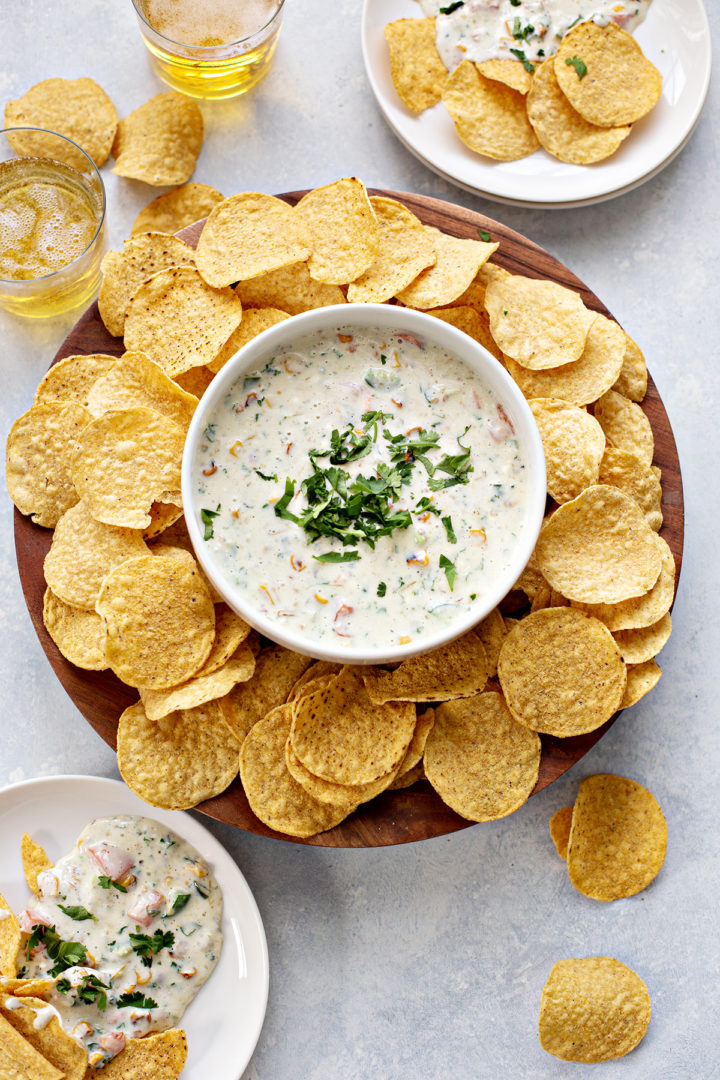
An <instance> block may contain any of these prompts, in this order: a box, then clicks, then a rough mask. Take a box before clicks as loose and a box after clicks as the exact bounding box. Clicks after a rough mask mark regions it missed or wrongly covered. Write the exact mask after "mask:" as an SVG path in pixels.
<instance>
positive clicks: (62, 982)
mask: <svg viewBox="0 0 720 1080" xmlns="http://www.w3.org/2000/svg"><path fill="white" fill-rule="evenodd" d="M55 989H56V990H58V991H59V992H60V993H61V994H67V992H68V990H70V989H71V987H70V980H69V979H58V981H57V982H56V983H55Z"/></svg>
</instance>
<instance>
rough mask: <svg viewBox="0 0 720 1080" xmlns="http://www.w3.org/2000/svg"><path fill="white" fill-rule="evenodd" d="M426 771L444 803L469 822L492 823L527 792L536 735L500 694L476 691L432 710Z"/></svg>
mask: <svg viewBox="0 0 720 1080" xmlns="http://www.w3.org/2000/svg"><path fill="white" fill-rule="evenodd" d="M424 764H425V775H426V776H427V778H428V780H429V781H430V783H431V784H432V786H433V787H434V788H435V790H436V791H437V793H438V795H439V796H440V798H441V799H442V800H443V802H445V803H447V804H448V806H450V807H451V808H452V809H453V810H454V811H455V812H456V813H457V814H460V815H461V816H462V817H464V818H467V819H468V820H469V821H495V820H496V819H497V818H501V817H506V816H507V814H512V813H513V811H515V810H518V809H519V808H520V807H521V806H522V805H523V803H524V802H526V801H527V799H528V798H529V796H530V793H531V792H532V790H533V788H534V787H535V784H536V783H537V778H538V769H539V767H540V739H539V738H538V736H537V735H536V734H535V732H534V731H529V730H528V729H527V727H524V726H523V725H522V724H519V723H518V722H517V721H516V720H515V719H514V717H513V716H512V715H511V713H510V711H509V710H508V708H507V705H506V704H505V701H504V699H503V696H502V694H498V693H485V694H476V695H475V696H474V697H471V698H464V699H463V700H461V701H451V702H446V703H444V704H443V705H439V706H438V708H437V709H436V710H435V723H434V724H433V727H432V730H431V731H430V734H429V735H428V739H427V742H426V744H425V755H424Z"/></svg>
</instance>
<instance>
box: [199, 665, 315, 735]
mask: <svg viewBox="0 0 720 1080" xmlns="http://www.w3.org/2000/svg"><path fill="white" fill-rule="evenodd" d="M312 664H313V659H312V657H310V656H303V655H302V654H301V653H296V652H292V651H291V650H290V649H284V648H283V647H282V645H271V646H269V647H268V648H265V649H263V650H262V651H261V652H260V654H259V655H258V656H257V658H256V663H255V674H254V675H253V677H252V678H251V679H250V680H249V681H248V682H246V683H241V684H240V685H238V686H236V687H235V688H234V690H231V691H230V693H229V694H228V695H227V696H226V697H224V698H222V699H221V701H220V708H221V710H222V715H223V718H224V720H225V723H226V724H227V726H228V727H229V729H230V731H232V732H233V734H234V735H235V737H236V738H237V740H238V742H242V740H243V739H244V738H245V736H246V735H247V733H248V731H250V729H251V727H252V726H253V725H254V724H256V723H257V722H258V720H262V718H263V716H266V715H267V713H269V712H270V710H271V709H274V708H275V707H276V706H278V705H284V704H285V702H286V700H287V697H288V695H289V694H290V692H291V690H292V689H293V687H294V686H295V684H296V683H297V681H298V679H299V678H300V676H301V675H302V674H303V672H305V671H307V669H308V668H309V667H310V666H311V665H312Z"/></svg>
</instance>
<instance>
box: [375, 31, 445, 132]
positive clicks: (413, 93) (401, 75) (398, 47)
mask: <svg viewBox="0 0 720 1080" xmlns="http://www.w3.org/2000/svg"><path fill="white" fill-rule="evenodd" d="M435 37H436V33H435V19H396V20H395V21H394V22H389V23H387V25H386V26H385V39H386V41H387V43H388V49H389V51H390V75H391V78H392V81H393V86H394V87H395V90H396V91H397V95H398V97H399V98H400V100H401V101H402V103H403V105H405V106H407V108H408V109H410V110H411V112H415V113H420V112H424V111H425V109H430V108H432V106H433V105H437V103H438V101H439V100H440V98H441V96H442V90H443V86H444V85H445V81H446V79H447V77H448V73H447V68H446V67H445V65H444V63H443V62H442V60H441V58H440V54H439V52H438V51H437V45H436V43H435Z"/></svg>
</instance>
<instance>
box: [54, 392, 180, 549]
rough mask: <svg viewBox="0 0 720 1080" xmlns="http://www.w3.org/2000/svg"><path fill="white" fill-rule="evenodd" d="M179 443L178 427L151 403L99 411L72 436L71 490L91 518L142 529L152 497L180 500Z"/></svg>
mask: <svg viewBox="0 0 720 1080" xmlns="http://www.w3.org/2000/svg"><path fill="white" fill-rule="evenodd" d="M46 407H49V406H46ZM184 445H185V437H184V433H183V431H182V429H181V428H179V427H178V426H177V424H174V423H173V422H172V420H168V419H167V417H165V416H162V415H161V414H160V413H158V412H155V410H154V409H147V408H144V407H141V406H138V407H136V408H134V409H121V410H118V411H115V412H109V413H105V414H104V415H103V416H100V417H98V419H97V420H93V422H92V423H91V424H88V425H87V426H86V427H85V429H84V431H83V432H82V434H81V436H80V437H79V438H78V441H77V449H76V453H75V459H74V466H73V480H74V482H75V488H76V489H77V493H78V495H79V496H80V497H82V498H84V499H85V502H86V505H87V508H88V510H89V512H90V514H91V515H92V516H93V517H94V518H95V519H96V520H97V521H102V522H104V523H105V524H106V525H119V526H122V527H125V528H129V529H145V528H146V527H147V526H148V525H149V524H150V522H151V517H150V513H149V511H150V507H151V505H152V504H153V502H156V501H157V502H162V503H173V504H174V505H176V506H179V505H181V495H180V464H181V462H182V453H183V447H184ZM75 501H77V499H75Z"/></svg>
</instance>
